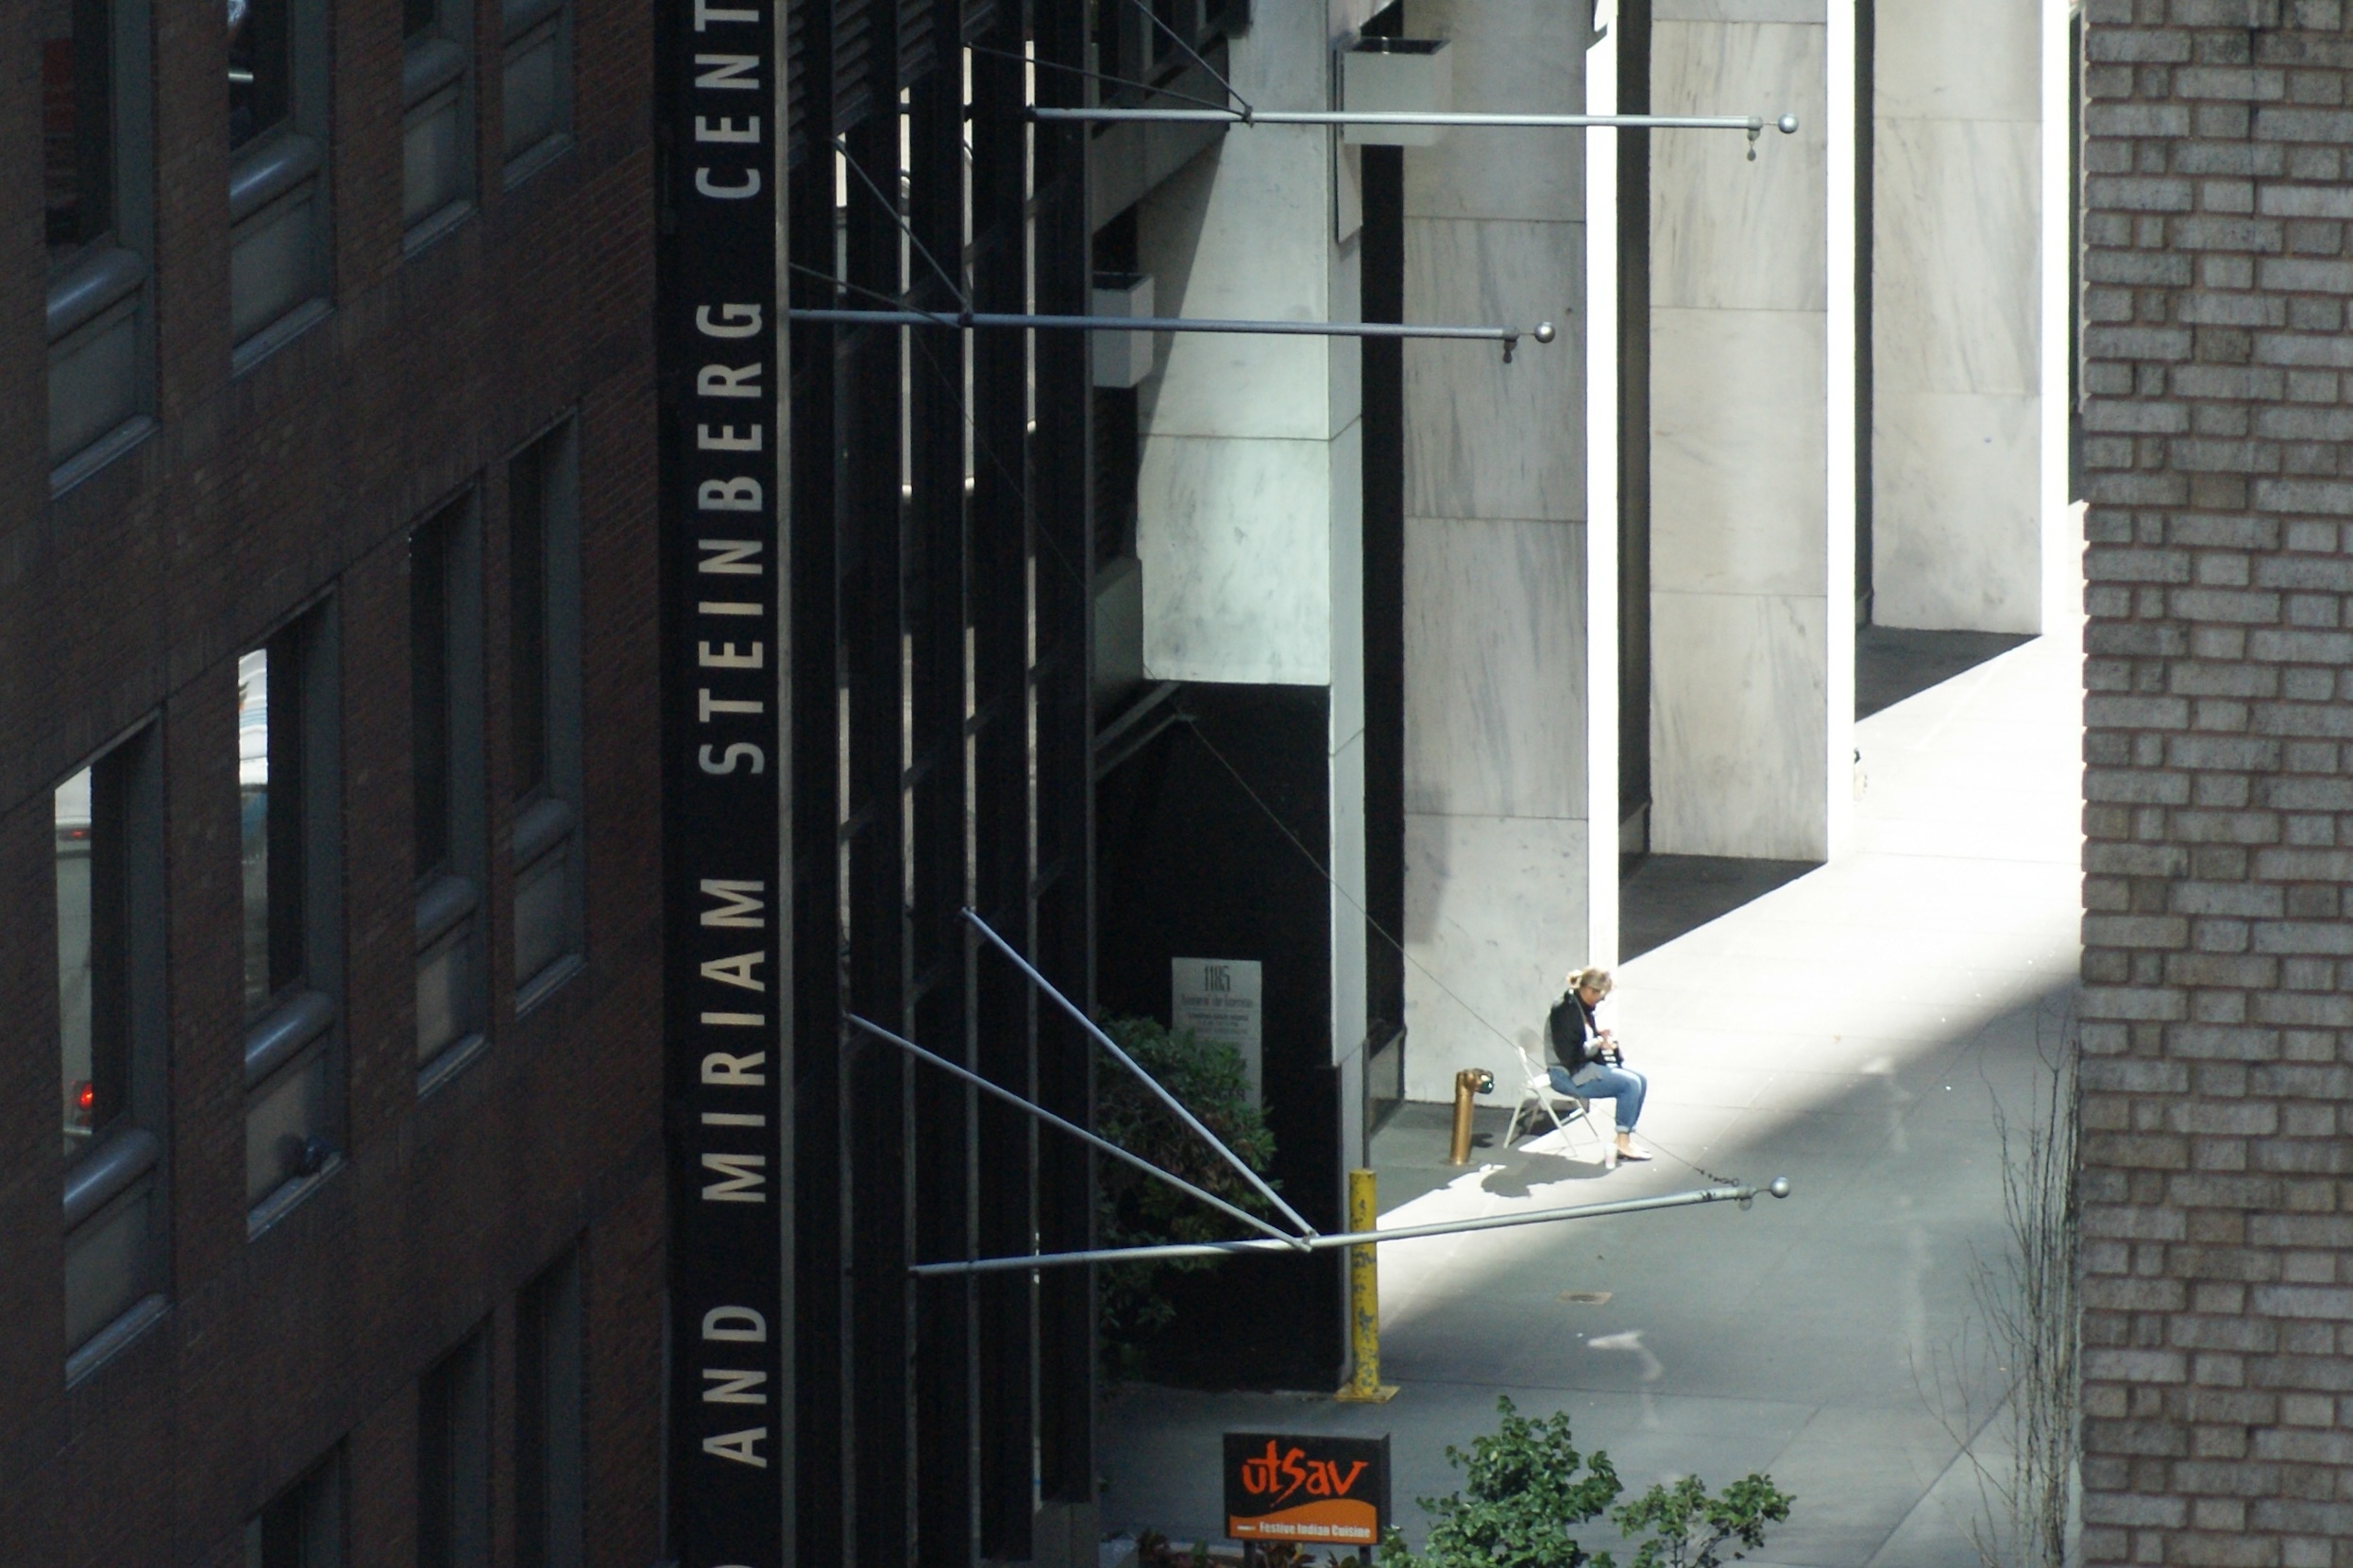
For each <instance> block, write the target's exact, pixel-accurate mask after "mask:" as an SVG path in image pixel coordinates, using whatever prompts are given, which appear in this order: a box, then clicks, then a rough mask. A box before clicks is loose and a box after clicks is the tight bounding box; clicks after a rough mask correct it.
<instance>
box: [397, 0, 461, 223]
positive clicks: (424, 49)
mask: <svg viewBox="0 0 2353 1568" xmlns="http://www.w3.org/2000/svg"><path fill="white" fill-rule="evenodd" d="M400 16H401V27H402V33H403V39H404V42H403V45H402V50H401V58H400V98H401V107H402V109H403V110H405V112H404V114H403V115H402V118H401V122H400V124H401V155H400V172H401V179H400V221H401V223H402V225H403V226H404V227H405V228H406V229H407V234H406V236H405V238H404V239H403V242H402V243H403V244H404V245H405V246H406V247H407V248H408V249H410V250H415V249H416V248H417V247H418V246H420V245H423V244H429V243H430V242H432V241H433V240H435V239H438V238H439V237H440V236H441V235H443V234H445V233H447V232H448V231H449V228H450V227H451V226H452V225H454V224H455V223H456V222H457V221H458V220H459V219H461V218H463V217H465V216H466V213H467V212H469V211H473V194H474V134H473V125H474V115H473V91H472V88H473V75H474V73H473V60H474V51H473V47H472V15H471V11H470V9H469V8H468V7H467V6H466V0H402V5H401V11H400Z"/></svg>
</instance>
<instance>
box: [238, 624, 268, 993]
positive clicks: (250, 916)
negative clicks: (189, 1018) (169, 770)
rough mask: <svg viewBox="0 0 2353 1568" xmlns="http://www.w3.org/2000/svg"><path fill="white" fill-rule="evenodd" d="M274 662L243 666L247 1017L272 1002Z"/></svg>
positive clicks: (255, 659) (258, 656) (260, 656)
mask: <svg viewBox="0 0 2353 1568" xmlns="http://www.w3.org/2000/svg"><path fill="white" fill-rule="evenodd" d="M269 689H270V656H269V650H268V649H262V648H257V649H254V650H253V651H252V652H250V653H247V654H245V655H244V656H242V657H241V658H239V659H238V661H237V820H238V838H239V842H240V845H241V848H242V859H243V863H244V881H245V1016H246V1017H248V1018H250V1017H252V1016H253V1015H254V1014H256V1013H258V1012H260V1011H261V1010H262V1007H263V1006H264V1005H265V1004H266V1003H268V1002H269V999H270V994H271V991H272V989H273V987H272V986H271V985H270V831H269V828H270V720H269Z"/></svg>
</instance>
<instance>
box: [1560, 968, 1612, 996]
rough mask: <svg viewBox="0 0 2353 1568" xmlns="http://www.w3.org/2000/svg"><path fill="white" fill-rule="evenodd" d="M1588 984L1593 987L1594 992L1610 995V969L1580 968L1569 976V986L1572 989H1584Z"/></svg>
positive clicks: (1600, 994) (1597, 994)
mask: <svg viewBox="0 0 2353 1568" xmlns="http://www.w3.org/2000/svg"><path fill="white" fill-rule="evenodd" d="M1586 986H1592V987H1593V993H1594V995H1596V996H1607V995H1609V994H1610V971H1609V970H1607V969H1578V970H1577V971H1575V972H1574V973H1572V974H1571V975H1570V976H1569V977H1568V988H1569V989H1570V990H1572V991H1581V990H1583V989H1584V988H1585V987H1586Z"/></svg>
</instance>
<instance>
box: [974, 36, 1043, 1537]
mask: <svg viewBox="0 0 2353 1568" xmlns="http://www.w3.org/2000/svg"><path fill="white" fill-rule="evenodd" d="M975 42H976V44H977V45H978V46H979V49H985V50H988V51H989V52H988V53H980V52H978V50H976V51H975V53H974V54H973V171H972V181H973V303H974V304H975V305H976V306H977V307H978V308H979V309H981V310H983V311H992V312H1020V311H1022V310H1024V308H1025V305H1024V296H1025V294H1026V288H1027V285H1026V281H1025V277H1024V271H1025V269H1024V250H1023V224H1024V217H1023V204H1024V197H1025V192H1024V183H1023V182H1024V162H1025V158H1024V150H1023V149H1024V141H1025V137H1026V134H1027V131H1026V124H1025V122H1024V118H1023V86H1022V71H1023V68H1022V66H1021V64H1020V62H1019V59H1020V55H1021V51H1022V42H1023V30H1022V25H1021V8H1020V7H1019V6H1016V5H1013V4H1011V3H1010V0H1001V3H1000V4H999V5H998V6H997V7H996V9H995V15H994V18H993V19H992V21H991V24H990V26H989V28H988V29H987V30H986V31H985V32H984V33H983V34H982V36H981V37H980V38H978V39H977V40H975ZM1008 57H1009V58H1008ZM1024 339H1025V334H1024V333H1021V332H1014V331H1005V330H998V331H988V332H974V333H973V334H972V354H973V506H972V532H971V537H970V545H969V548H970V552H971V553H970V556H969V558H968V562H967V566H966V570H967V573H968V581H969V588H968V593H969V596H970V599H971V603H972V619H973V704H974V711H973V833H974V844H973V849H974V860H973V907H974V908H975V909H977V910H978V911H979V912H980V915H981V917H982V918H983V919H986V920H987V921H988V922H989V923H990V927H991V928H993V929H994V930H995V931H996V932H997V933H998V934H999V935H1001V936H1004V938H1005V939H1006V940H1007V942H1009V943H1011V944H1012V945H1013V946H1014V947H1016V948H1018V949H1020V950H1022V951H1024V952H1027V951H1028V949H1029V945H1030V928H1029V907H1028V889H1029V882H1028V878H1029V804H1028V792H1029V763H1028V750H1027V742H1026V738H1025V730H1026V718H1025V709H1024V702H1025V700H1026V697H1025V687H1024V682H1025V680H1026V676H1025V673H1024V667H1025V661H1026V658H1027V640H1026V631H1025V627H1026V621H1025V616H1024V608H1023V606H1024V600H1025V599H1026V597H1027V588H1026V587H1025V585H1024V579H1025V575H1026V572H1025V567H1024V548H1025V547H1024V534H1023V530H1024V518H1025V516H1026V515H1027V510H1028V497H1027V495H1026V491H1025V485H1026V482H1027V481H1026V478H1025V476H1024V469H1023V452H1024V433H1023V427H1024V423H1025V420H1026V413H1025V402H1026V398H1027V376H1028V370H1027V362H1028V361H1027V346H1026V344H1025V341H1024ZM973 1017H974V1021H975V1027H976V1036H975V1045H974V1049H975V1053H976V1054H977V1056H978V1059H979V1063H980V1067H979V1071H981V1073H982V1074H983V1075H984V1076H986V1077H987V1078H989V1079H990V1081H991V1082H993V1083H997V1084H1001V1085H1003V1086H1005V1087H1007V1088H1010V1089H1013V1090H1015V1091H1016V1092H1018V1093H1021V1094H1024V1095H1027V1094H1029V1093H1030V1092H1031V1089H1032V1083H1031V1065H1032V1064H1031V1041H1032V1039H1033V1037H1034V1028H1035V1022H1034V1020H1035V1018H1036V1012H1035V999H1034V998H1033V997H1032V995H1031V994H1030V988H1029V986H1028V985H1027V983H1026V982H1024V980H1023V979H1022V977H1021V975H1020V974H1019V972H1018V971H1016V970H1015V969H1013V967H1012V966H1011V965H1010V964H1008V963H1007V962H1006V961H1005V960H1004V959H1003V958H1002V957H1001V956H1000V955H998V954H996V953H981V954H980V956H979V961H978V963H977V965H976V967H975V969H974V971H973ZM974 1130H975V1136H976V1138H977V1142H978V1151H977V1152H978V1171H979V1194H978V1197H979V1205H978V1208H979V1212H978V1235H977V1245H978V1249H979V1252H980V1256H984V1257H1003V1256H1012V1255H1014V1254H1018V1253H1023V1252H1026V1251H1028V1250H1029V1249H1030V1245H1031V1216H1032V1202H1033V1188H1032V1173H1031V1161H1032V1150H1033V1147H1034V1142H1033V1129H1032V1123H1031V1122H1030V1121H1029V1119H1028V1118H1027V1117H1025V1116H1024V1115H1023V1114H1022V1113H1021V1112H1019V1111H1017V1110H1013V1109H1011V1108H1010V1107H1008V1106H1007V1105H1004V1104H1000V1103H998V1102H997V1101H994V1100H983V1101H981V1102H980V1104H979V1106H978V1108H977V1110H976V1112H975V1117H974ZM1033 1293H1034V1287H1033V1286H1032V1284H1031V1282H1030V1278H1029V1275H1027V1274H1026V1273H993V1274H989V1275H986V1276H984V1277H983V1278H982V1279H981V1280H980V1281H978V1282H977V1284H976V1285H975V1286H974V1290H973V1307H974V1314H975V1324H974V1327H975V1337H976V1339H977V1340H978V1343H979V1368H978V1371H979V1376H978V1384H977V1395H978V1399H979V1408H978V1419H979V1425H980V1430H981V1431H982V1432H984V1433H986V1434H987V1437H988V1441H987V1442H984V1443H982V1445H981V1448H980V1475H979V1476H978V1481H979V1492H980V1534H981V1540H980V1549H981V1553H982V1555H983V1556H984V1557H987V1558H990V1559H992V1560H1002V1561H1025V1560H1028V1559H1029V1558H1030V1556H1031V1527H1030V1512H1031V1509H1030V1472H1031V1464H1030V1437H1031V1433H1032V1431H1033V1430H1034V1422H1035V1420H1036V1411H1035V1401H1034V1398H1033V1394H1032V1379H1033V1374H1034V1360H1033V1350H1032V1338H1031V1301H1032V1297H1033Z"/></svg>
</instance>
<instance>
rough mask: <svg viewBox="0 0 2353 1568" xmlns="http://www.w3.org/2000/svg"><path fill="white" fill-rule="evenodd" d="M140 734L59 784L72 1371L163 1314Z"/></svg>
mask: <svg viewBox="0 0 2353 1568" xmlns="http://www.w3.org/2000/svg"><path fill="white" fill-rule="evenodd" d="M158 750H159V748H158V747H157V745H156V743H155V739H154V736H153V733H152V732H151V731H150V730H143V731H141V732H140V733H137V734H134V735H132V736H131V737H130V738H129V739H127V740H124V741H122V742H120V743H118V744H117V745H115V746H114V747H112V748H110V750H107V751H106V752H105V753H104V754H103V755H101V756H99V757H97V758H95V759H93V761H92V762H91V763H90V764H89V765H88V766H87V767H82V768H81V769H79V770H78V771H76V773H75V774H74V776H73V777H72V778H70V779H68V780H66V781H65V783H64V784H60V785H59V786H58V789H57V793H56V796H55V798H54V811H55V818H56V832H57V860H56V867H57V874H56V885H57V947H58V1041H59V1052H58V1057H59V1090H60V1100H61V1104H62V1117H61V1120H62V1124H63V1128H64V1139H65V1156H66V1161H67V1164H66V1171H65V1194H64V1203H65V1335H66V1349H67V1351H68V1353H69V1355H68V1360H67V1363H66V1375H67V1377H68V1379H69V1380H72V1379H76V1378H78V1377H80V1376H82V1375H85V1374H87V1373H88V1372H89V1371H92V1370H94V1368H95V1366H96V1364H97V1363H98V1362H99V1361H102V1360H103V1359H104V1358H105V1357H107V1356H109V1355H110V1354H111V1353H112V1352H113V1350H114V1349H115V1348H117V1347H118V1346H119V1345H121V1344H123V1343H127V1341H128V1340H129V1339H130V1338H132V1337H133V1336H135V1335H136V1334H137V1333H138V1331H139V1330H140V1329H142V1328H144V1326H146V1324H149V1323H151V1322H153V1321H154V1320H155V1318H156V1317H157V1316H160V1315H161V1310H162V1304H163V1297H162V1291H163V1289H164V1273H165V1255H166V1249H167V1244H168V1243H167V1236H168V1213H169V1211H168V1207H167V1206H166V1204H165V1202H164V1192H163V1178H164V1173H165V1163H164V1160H163V1135H164V1133H165V1132H166V1131H167V1130H168V1128H169V1126H170V1119H169V1115H168V1111H167V1107H166V1105H165V1103H164V1094H165V1087H166V1083H167V1073H166V1071H165V1062H164V1017H163V951H164V931H163V812H162V801H161V785H160V782H159V779H158V773H157V758H158Z"/></svg>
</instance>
